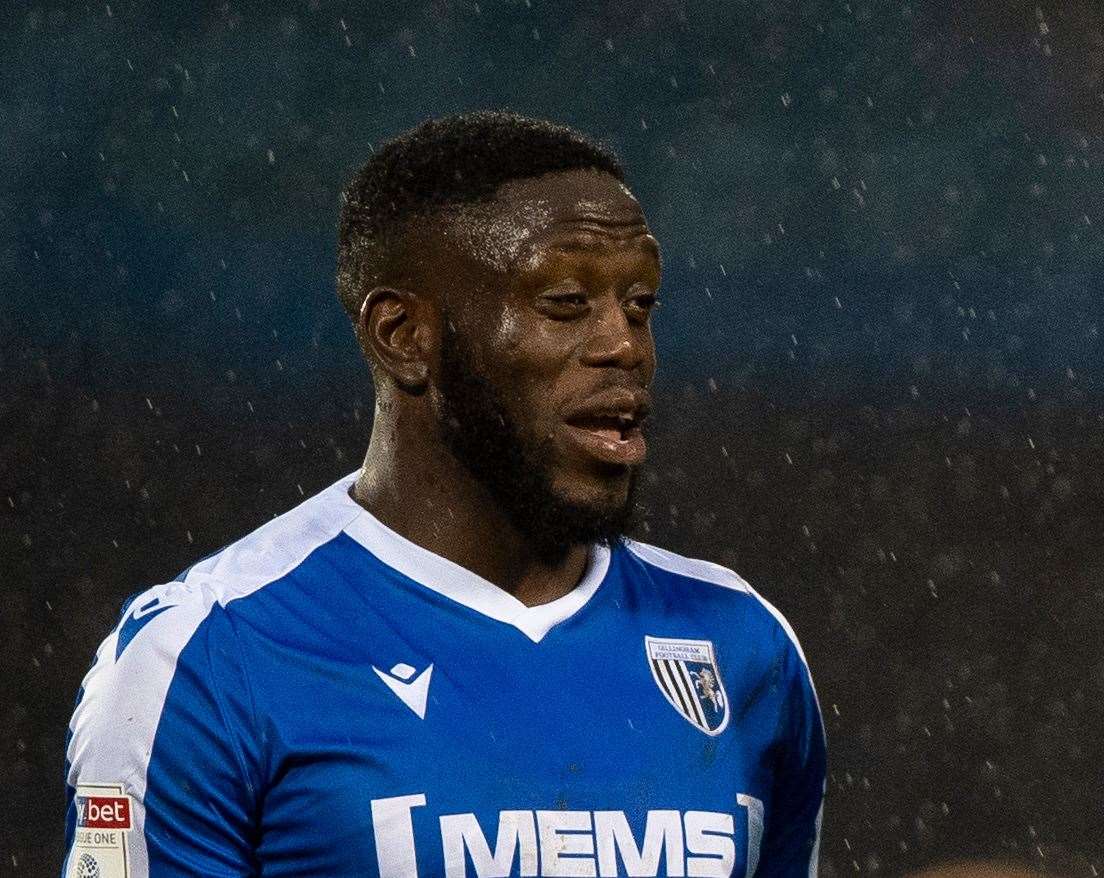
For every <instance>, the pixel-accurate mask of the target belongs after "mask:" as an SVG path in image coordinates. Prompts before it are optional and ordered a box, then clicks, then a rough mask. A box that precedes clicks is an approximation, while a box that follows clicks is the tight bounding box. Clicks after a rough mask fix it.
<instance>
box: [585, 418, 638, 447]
mask: <svg viewBox="0 0 1104 878" xmlns="http://www.w3.org/2000/svg"><path fill="white" fill-rule="evenodd" d="M567 423H568V425H569V426H571V427H575V428H577V429H580V430H586V431H587V432H589V433H593V434H594V435H595V436H599V437H601V438H602V439H606V440H608V441H610V442H624V441H626V440H627V439H629V437H630V436H632V435H633V434H634V433H639V432H640V424H639V421H638V419H637V417H636V416H635V415H633V414H629V413H617V414H609V415H585V416H582V417H577V418H569V419H568V421H567Z"/></svg>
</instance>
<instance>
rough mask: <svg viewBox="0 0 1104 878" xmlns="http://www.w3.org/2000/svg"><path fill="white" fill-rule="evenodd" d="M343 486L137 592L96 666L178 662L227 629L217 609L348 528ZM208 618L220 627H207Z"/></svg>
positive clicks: (285, 572)
mask: <svg viewBox="0 0 1104 878" xmlns="http://www.w3.org/2000/svg"><path fill="white" fill-rule="evenodd" d="M343 481H344V480H343ZM338 484H340V483H338ZM337 487H338V485H332V486H330V487H329V488H326V489H325V490H323V491H321V492H319V493H318V494H315V495H313V496H312V497H309V498H308V499H307V500H305V501H304V502H302V503H300V504H299V505H298V506H296V507H294V508H292V509H290V510H288V511H287V512H285V513H283V514H281V515H278V516H276V517H275V518H273V519H271V520H270V521H267V522H265V523H264V524H262V525H260V526H259V527H257V528H255V529H254V530H252V531H250V532H248V533H247V534H245V535H244V536H241V537H239V538H238V539H236V540H234V541H233V542H231V543H228V544H227V545H225V546H223V547H222V548H220V549H218V550H217V551H215V552H212V553H211V554H209V555H207V556H206V557H204V558H202V559H200V560H198V561H196V562H195V563H194V564H192V565H191V566H189V567H188V568H186V569H185V570H184V571H182V572H181V573H180V574H179V575H178V576H177V577H176V578H175V579H173V580H171V581H169V582H162V583H159V584H157V585H154V586H151V587H149V588H147V589H145V590H144V591H141V592H138V593H136V594H133V595H131V596H130V597H129V598H127V599H126V600H125V601H124V602H123V607H122V611H121V613H120V617H119V621H118V623H117V624H116V626H115V628H114V629H113V630H112V631H111V632H110V633H109V634H108V635H107V637H106V638H105V639H104V641H103V643H102V644H101V646H100V649H99V651H98V652H97V656H96V659H97V664H102V663H104V662H105V660H107V662H109V663H110V664H113V665H118V664H120V662H121V661H122V660H123V659H124V657H125V656H126V655H127V654H128V653H130V652H135V653H138V652H142V653H149V654H150V655H147V656H145V657H146V658H149V657H154V656H164V657H167V658H169V659H170V660H171V659H173V658H174V657H175V656H176V655H178V654H179V652H180V651H181V650H182V649H183V648H184V647H185V646H186V645H187V643H188V642H189V641H190V640H191V639H192V637H193V636H194V635H195V633H196V632H197V631H198V630H200V628H201V627H206V628H211V627H215V628H218V629H219V630H220V631H221V630H223V626H219V625H218V623H217V621H216V620H213V619H212V617H213V616H218V615H223V614H221V613H217V612H214V611H216V610H219V611H221V610H224V609H226V608H227V607H229V606H231V605H233V604H235V602H237V601H239V600H241V599H243V598H248V597H250V596H251V595H254V594H257V593H258V592H260V591H262V590H263V589H264V588H265V587H266V586H268V585H271V584H273V583H275V582H278V581H280V580H281V579H283V578H285V577H287V576H288V575H289V574H291V573H292V572H294V571H295V570H297V569H298V568H299V567H301V566H302V565H303V564H304V563H305V562H307V560H308V559H309V558H310V556H311V555H312V553H314V552H315V551H316V550H317V549H318V548H319V547H321V546H325V545H326V544H328V543H329V542H331V541H332V540H333V539H334V538H335V537H337V536H338V535H339V534H340V533H341V532H342V529H343V528H344V526H345V525H346V524H347V523H348V519H349V517H350V512H349V508H348V506H347V504H340V503H334V502H332V499H333V498H332V496H330V495H331V494H332V492H333V491H334V490H335V489H336V488H337ZM209 621H211V622H214V624H213V625H212V624H207V625H206V626H205V623H208V622H209ZM139 647H144V648H141V649H139ZM129 664H132V663H131V662H127V663H124V664H123V665H122V667H123V668H125V667H126V666H127V665H129Z"/></svg>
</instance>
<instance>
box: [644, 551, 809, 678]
mask: <svg viewBox="0 0 1104 878" xmlns="http://www.w3.org/2000/svg"><path fill="white" fill-rule="evenodd" d="M625 548H626V549H627V550H628V551H629V552H630V553H631V555H632V557H633V558H635V559H636V560H637V561H638V562H640V563H642V564H643V565H645V566H646V567H647V568H649V569H650V570H651V571H652V572H653V576H654V575H655V574H656V572H658V575H659V578H661V579H662V582H661V583H660V585H661V587H663V588H664V590H665V591H666V590H668V589H674V588H677V589H679V595H678V596H677V597H676V598H675V602H676V603H677V604H678V605H680V606H684V605H685V603H686V602H687V601H689V600H693V601H694V602H695V603H700V604H701V605H702V606H703V611H704V612H708V613H712V614H720V615H722V616H728V614H731V616H728V618H729V619H731V621H732V623H733V624H735V625H738V626H739V627H740V628H741V629H742V630H743V631H745V632H748V631H749V626H754V629H756V630H758V631H759V632H760V633H761V634H763V635H766V636H767V637H768V638H769V639H772V640H776V641H778V643H779V644H780V645H785V646H789V647H792V648H793V649H794V650H796V652H797V654H798V655H799V656H801V658H802V660H803V661H804V653H803V652H802V650H801V644H800V642H799V641H798V638H797V634H796V633H795V632H794V630H793V628H792V627H791V625H790V623H789V621H788V620H787V619H786V617H785V616H784V615H783V614H782V613H781V612H780V611H779V610H778V608H777V607H775V606H774V604H772V603H771V602H770V601H768V600H767V599H766V598H765V597H763V596H762V595H761V594H760V593H759V592H758V591H756V590H755V589H754V588H753V587H752V586H751V585H750V584H749V583H748V582H747V580H745V579H744V578H743V577H742V576H740V575H739V574H738V573H736V571H734V570H731V569H730V568H728V567H725V566H723V565H721V564H716V563H714V562H712V561H706V560H704V559H701V558H692V557H689V556H687V555H681V554H679V553H677V552H672V551H671V550H669V549H663V548H660V547H659V546H653V545H651V544H649V543H643V542H640V541H637V540H625Z"/></svg>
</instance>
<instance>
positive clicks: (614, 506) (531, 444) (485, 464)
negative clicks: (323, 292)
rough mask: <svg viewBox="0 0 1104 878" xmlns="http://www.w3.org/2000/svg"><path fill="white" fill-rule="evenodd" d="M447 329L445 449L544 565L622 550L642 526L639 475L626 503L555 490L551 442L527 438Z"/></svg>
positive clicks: (442, 388)
mask: <svg viewBox="0 0 1104 878" xmlns="http://www.w3.org/2000/svg"><path fill="white" fill-rule="evenodd" d="M444 323H445V332H444V337H443V339H442V346H441V378H440V382H439V387H438V389H439V394H440V401H441V404H440V411H439V425H440V430H441V436H442V439H443V441H444V443H445V446H446V448H448V450H449V451H450V452H451V453H452V455H453V456H454V457H455V458H456V459H457V460H458V461H459V462H460V463H461V464H462V465H463V466H464V467H465V468H466V469H467V470H468V471H469V472H470V473H471V474H472V475H473V476H474V477H475V478H476V479H477V480H478V481H479V482H480V483H481V484H482V485H483V486H484V487H485V488H486V489H487V491H488V492H489V493H490V495H491V496H492V497H493V498H494V500H495V502H496V503H497V504H498V505H499V507H500V508H501V509H502V511H503V512H504V513H505V514H506V517H507V518H508V519H509V521H510V522H511V524H512V525H513V526H514V528H515V529H516V530H517V531H518V532H519V533H521V534H522V536H523V537H524V538H525V539H526V541H527V542H528V543H529V544H530V546H531V547H532V549H533V552H534V554H535V555H536V556H537V557H538V558H539V559H540V560H541V561H542V562H543V563H545V564H548V565H550V566H554V565H556V564H558V563H560V562H561V561H562V560H563V559H564V557H565V556H566V555H567V552H568V550H569V549H571V548H572V547H573V546H577V545H590V544H592V543H598V544H600V545H605V546H608V547H611V548H612V547H613V546H616V545H617V544H619V543H620V542H622V541H623V540H624V537H625V534H626V533H627V532H628V531H629V530H630V529H632V528H633V527H634V526H635V525H636V524H637V523H638V519H639V510H638V508H637V504H636V502H635V497H636V487H637V481H638V479H637V476H638V470H637V468H636V467H633V468H632V470H631V472H630V474H629V483H628V489H627V491H626V494H625V499H624V501H623V502H619V503H610V504H601V503H594V504H582V503H577V502H574V501H571V500H569V499H567V498H565V497H564V496H562V495H561V494H560V493H559V492H557V491H556V490H555V489H554V488H553V485H552V477H551V468H552V460H553V451H554V448H553V444H552V440H551V439H550V438H546V439H543V440H536V439H530V438H529V437H527V436H526V435H525V433H524V432H523V431H522V430H521V429H520V428H519V426H518V424H517V422H516V421H515V419H514V418H512V417H511V415H510V413H509V410H508V409H507V407H506V406H505V405H504V404H503V403H502V400H501V398H500V396H499V394H498V393H497V391H496V388H495V387H494V386H493V385H492V384H491V382H489V381H487V380H486V379H485V378H483V377H482V376H480V375H479V374H477V372H476V370H475V368H474V366H473V358H472V356H471V353H470V350H469V348H468V346H467V344H466V342H465V340H464V339H463V337H462V336H460V335H459V333H457V332H456V331H455V330H453V329H451V327H450V324H449V321H447V320H446V321H444Z"/></svg>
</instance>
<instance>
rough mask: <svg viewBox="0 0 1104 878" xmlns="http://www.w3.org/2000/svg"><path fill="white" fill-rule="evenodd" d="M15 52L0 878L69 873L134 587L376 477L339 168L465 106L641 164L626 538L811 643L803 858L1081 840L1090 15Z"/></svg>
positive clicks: (8, 159)
mask: <svg viewBox="0 0 1104 878" xmlns="http://www.w3.org/2000/svg"><path fill="white" fill-rule="evenodd" d="M0 59H3V60H0V675H2V681H3V685H2V687H0V788H3V789H5V790H6V791H7V793H6V795H5V802H4V805H3V806H0V815H3V819H0V874H12V875H22V876H45V875H52V874H55V873H56V869H57V864H58V862H59V860H60V856H61V835H62V822H63V813H62V796H63V786H62V785H63V779H62V766H63V758H64V735H65V726H66V722H67V720H68V717H69V714H70V711H71V708H72V701H73V697H74V695H75V693H76V690H77V687H78V684H79V681H80V678H81V677H82V676H83V674H84V672H85V670H86V668H87V665H88V663H89V661H90V659H91V656H92V652H93V650H94V648H95V646H96V644H97V643H98V642H99V640H100V639H101V638H102V637H103V636H104V634H105V633H106V632H107V630H108V629H109V628H110V627H111V626H112V625H113V623H114V621H115V617H116V614H117V612H118V609H119V606H120V602H121V601H122V599H123V598H124V596H125V595H127V594H130V593H132V592H134V591H137V590H139V589H141V588H144V587H146V586H147V585H149V584H152V583H155V582H158V581H163V580H165V579H168V578H171V577H172V576H174V575H175V574H176V573H177V572H178V571H179V570H180V569H182V568H183V567H185V566H187V565H188V564H189V563H190V562H192V561H193V560H195V559H197V558H198V557H200V556H202V555H204V554H206V553H208V552H209V551H212V550H213V549H215V548H218V547H219V546H221V545H223V544H225V543H226V542H228V541H230V540H231V539H233V538H235V537H237V536H239V535H241V534H243V533H245V532H246V531H248V530H250V529H252V528H253V527H255V526H257V525H258V524H260V523H262V522H263V521H264V520H266V519H268V518H270V517H272V516H273V515H274V514H276V513H279V512H282V511H284V510H285V509H287V508H289V507H290V506H292V505H294V504H295V503H296V502H298V501H299V500H300V499H301V498H302V497H303V496H304V495H309V494H311V493H313V492H314V491H317V490H319V489H320V488H322V487H323V486H325V485H327V484H329V483H330V482H331V481H333V480H334V479H335V478H336V477H337V476H338V475H340V474H343V473H345V472H348V471H351V470H353V469H355V468H356V467H357V466H358V465H359V462H360V457H361V455H362V453H363V450H364V447H365V444H366V441H367V435H368V429H369V423H370V417H371V411H372V397H371V387H370V382H369V378H368V373H367V370H366V368H364V366H363V365H362V364H361V363H360V362H359V360H358V354H357V351H356V348H355V345H354V342H353V339H352V335H351V332H350V331H349V329H348V327H347V325H346V323H345V318H344V316H343V314H342V312H341V310H340V308H339V306H338V304H337V302H336V299H335V298H334V295H333V285H332V270H333V258H334V226H335V217H336V209H337V193H338V190H339V188H340V186H341V184H342V183H343V182H344V180H345V178H346V177H347V175H348V174H349V173H350V172H351V171H352V169H353V168H354V167H355V166H356V165H357V164H358V163H359V162H360V161H361V160H363V158H364V157H366V156H367V155H368V154H369V153H370V151H371V150H372V148H373V145H374V144H376V143H378V142H379V141H381V140H382V139H384V138H385V137H387V136H389V135H391V134H393V133H396V132H398V131H400V130H402V129H404V128H407V127H409V126H410V125H413V124H415V123H416V122H417V121H419V120H420V119H422V118H424V117H426V116H428V115H434V114H441V113H445V112H452V111H456V110H460V109H467V108H475V107H509V108H512V109H516V110H519V111H521V112H526V113H531V114H535V115H545V116H549V117H551V118H554V119H558V120H562V121H566V122H569V123H572V124H575V125H577V126H579V127H581V128H583V129H584V130H587V131H589V132H591V133H592V134H595V135H597V136H599V137H601V138H604V139H606V140H607V141H609V142H610V143H611V144H613V145H614V146H615V147H616V148H617V149H618V150H619V152H620V153H621V155H622V156H623V158H624V159H625V161H626V163H627V165H628V168H629V173H630V180H631V184H632V186H633V188H634V190H635V192H636V194H637V195H638V196H639V198H640V199H641V201H642V203H643V204H644V206H645V209H646V211H647V213H648V215H649V217H650V220H651V222H652V225H653V228H654V230H655V231H656V233H657V236H658V237H659V239H660V241H661V243H662V244H663V245H664V248H665V268H666V278H665V284H664V297H665V304H664V308H663V310H662V311H661V312H660V314H659V317H658V335H659V343H660V350H661V357H662V359H661V378H660V380H659V394H658V396H659V406H658V424H657V431H656V441H655V442H654V444H653V449H654V464H653V466H652V467H651V469H650V473H649V475H648V478H647V486H646V497H645V501H646V503H647V506H648V508H649V517H648V526H647V533H645V534H642V536H644V537H645V538H647V539H651V540H654V541H656V542H659V543H662V544H664V545H667V546H669V547H671V548H673V549H676V550H679V551H684V552H689V553H693V554H697V555H700V556H704V557H707V558H711V559H713V560H716V561H718V562H721V563H724V564H727V565H729V566H732V567H734V568H735V569H736V570H738V571H739V572H740V573H741V574H742V575H744V576H745V577H746V578H747V579H748V580H749V581H751V582H752V584H753V585H755V586H756V587H757V588H758V589H759V590H760V591H762V592H763V593H764V594H765V595H766V596H767V597H768V598H770V599H771V600H772V601H773V602H774V603H776V604H777V605H778V606H779V607H780V608H781V609H782V610H783V611H784V612H785V613H786V614H787V616H788V617H789V619H790V620H791V622H792V623H793V624H794V627H795V628H796V629H797V631H798V633H799V634H800V636H801V638H802V641H803V644H804V646H805V650H806V652H807V654H808V655H809V657H810V660H811V663H812V666H813V670H814V676H815V679H816V681H817V686H818V689H819V692H820V695H821V700H822V702H823V708H824V712H825V716H826V721H827V725H828V734H829V739H830V754H831V761H830V770H831V776H830V783H829V790H828V805H827V809H826V820H825V829H824V840H823V844H822V848H821V858H822V862H821V871H822V874H823V875H826V876H829V878H835V876H844V875H850V874H883V875H903V874H906V873H911V872H920V871H922V870H924V869H928V868H931V867H933V866H934V865H935V864H938V863H942V862H952V861H961V860H963V859H972V858H981V859H989V860H995V861H1000V862H1001V863H1005V864H1012V865H1014V866H1015V865H1018V867H1019V868H1022V869H1032V870H1036V871H1039V872H1043V873H1050V874H1062V875H1084V876H1095V875H1097V873H1098V870H1099V869H1100V868H1102V867H1104V841H1102V840H1101V835H1100V825H1101V815H1102V814H1104V772H1101V769H1100V765H1101V762H1102V759H1104V736H1102V735H1101V728H1102V727H1104V649H1102V648H1101V636H1100V629H1101V620H1102V618H1104V511H1102V503H1101V500H1102V498H1104V470H1102V464H1101V461H1102V459H1104V457H1102V455H1104V405H1102V403H1104V392H1102V387H1104V385H1102V381H1104V356H1102V355H1101V343H1100V338H1099V328H1100V327H1099V321H1100V319H1101V314H1102V308H1101V296H1100V291H1099V289H1098V286H1099V283H1100V279H1101V277H1102V274H1101V269H1102V267H1104V260H1102V257H1104V239H1102V237H1101V233H1100V228H1101V226H1102V224H1104V186H1102V184H1104V176H1102V168H1104V139H1102V135H1104V121H1102V113H1104V11H1102V9H1101V7H1100V5H1099V3H1097V2H1095V0H1063V2H1057V0H1053V2H1042V0H1030V2H1021V0H999V2H998V0H976V2H967V0H964V2H959V3H945V2H941V3H934V2H933V3H929V2H920V0H915V2H899V0H893V2H878V0H850V2H842V0H830V2H829V0H709V2H659V0H642V2H638V3H626V2H596V3H589V4H580V3H569V2H551V0H549V2H545V0H517V2H499V0H480V2H478V3H477V2H450V0H439V2H415V3H379V2H373V3H364V2H352V0H349V2H336V0H335V2H328V0H274V2H269V3H265V4H261V3H252V2H242V0H229V2H218V3H207V4H204V3H199V4H179V5H170V4H145V3H138V2H133V0H111V2H108V3H104V2H93V3H87V4H85V3H71V4H62V3H46V2H43V3H24V2H19V0H13V2H10V3H7V4H5V5H4V8H3V10H2V11H0ZM1009 868H1011V867H1009ZM946 874H956V875H962V874H983V873H981V872H979V871H977V868H974V867H966V871H965V872H963V871H961V868H960V870H959V871H958V872H948V873H946ZM985 874H996V873H993V872H990V873H985Z"/></svg>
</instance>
